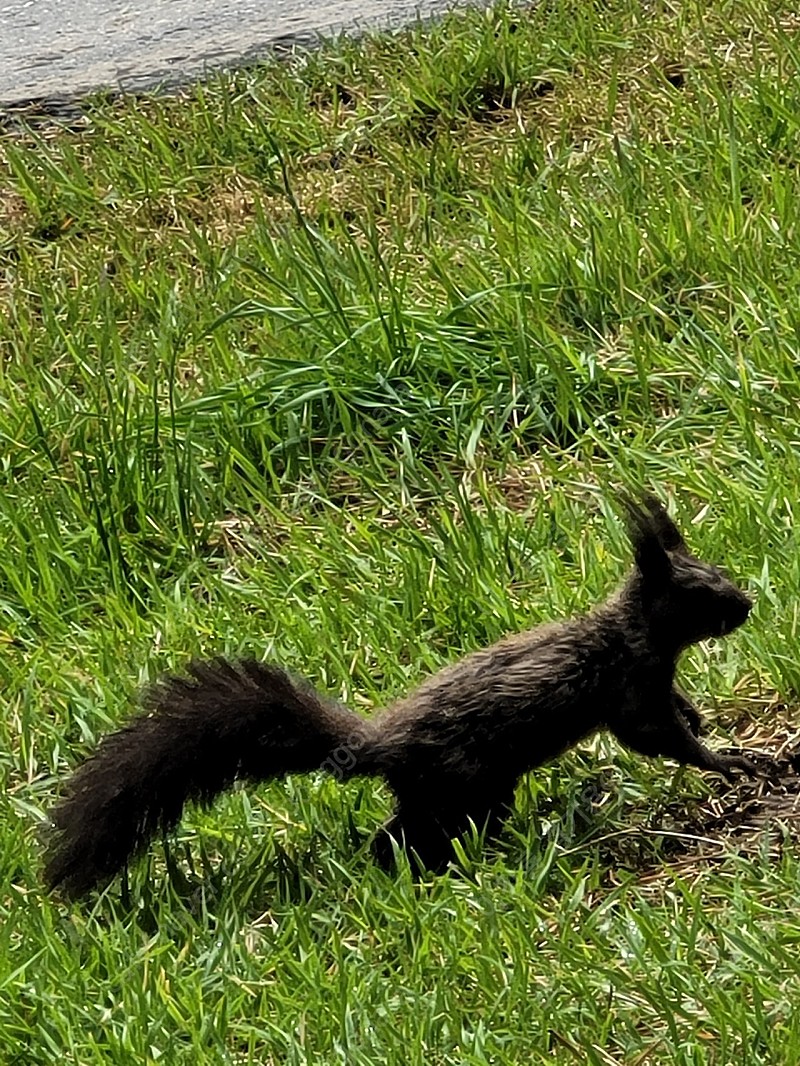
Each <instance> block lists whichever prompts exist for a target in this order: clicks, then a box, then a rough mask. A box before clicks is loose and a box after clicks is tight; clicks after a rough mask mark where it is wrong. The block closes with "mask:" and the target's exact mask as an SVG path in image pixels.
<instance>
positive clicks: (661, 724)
mask: <svg viewBox="0 0 800 1066" xmlns="http://www.w3.org/2000/svg"><path fill="white" fill-rule="evenodd" d="M648 713H649V717H647V718H644V717H643V718H642V720H641V721H637V722H631V721H630V720H622V721H619V722H613V723H611V724H610V728H611V731H612V733H613V734H614V735H615V736H616V737H617V738H618V739H619V740H621V741H622V743H623V744H626V745H627V746H628V747H629V748H632V749H633V750H634V751H637V752H639V754H640V755H649V756H658V755H661V756H664V757H665V758H668V759H675V760H676V761H677V762H679V763H682V764H684V765H688V766H698V767H700V769H701V770H715V771H716V772H717V773H720V774H723V775H724V776H725V777H726V778H727V779H728V780H729V781H732V780H733V779H734V776H735V775H734V773H733V771H734V770H743V771H744V772H745V773H746V774H750V775H753V774H755V773H757V769H756V766H755V764H754V763H753V762H752V761H751V760H750V759H748V758H747V756H746V755H740V754H736V755H724V754H722V753H718V752H713V751H711V750H710V749H709V748H707V747H706V746H705V744H703V743H702V741H700V740H699V739H698V738H697V736H695V733H694V731H693V728H692V726H693V724H696V725H697V726H699V724H700V715H699V714H698V713H697V711H696V710H695V708H694V707H693V705H692V704H691V703H690V701H689V700H688V699H687V698H686V697H685V696H684V695H683V694H682V693H681V692H679V691H678V690H677V689H673V690H672V692H671V694H670V702H669V704H668V705H666V706H665V707H664V710H663V712H662V713H660V714H659V713H658V711H656V713H655V714H654V713H653V709H652V708H649V709H648Z"/></svg>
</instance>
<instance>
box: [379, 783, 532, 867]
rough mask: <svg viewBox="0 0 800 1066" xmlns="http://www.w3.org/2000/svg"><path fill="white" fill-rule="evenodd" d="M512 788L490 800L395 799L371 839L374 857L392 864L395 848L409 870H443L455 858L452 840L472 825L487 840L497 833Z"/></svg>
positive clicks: (507, 811) (508, 806)
mask: <svg viewBox="0 0 800 1066" xmlns="http://www.w3.org/2000/svg"><path fill="white" fill-rule="evenodd" d="M513 801H514V796H513V792H512V793H510V794H509V795H507V796H503V797H502V799H497V800H496V801H495V802H493V803H480V804H476V803H475V802H474V797H473V802H472V803H468V802H466V801H465V803H464V804H457V803H454V802H453V799H452V797H451V798H450V800H449V802H448V804H447V805H446V806H441V805H439V806H437V805H436V803H433V802H426V801H425V800H422V799H417V800H416V801H415V802H414V803H412V804H410V803H399V804H398V806H397V809H396V811H395V813H394V815H393V816H392V817H391V818H390V819H389V821H388V822H387V823H386V824H385V825H384V826H383V827H382V828H381V829H380V830H379V832H378V833H377V835H376V836H375V839H374V840H373V843H372V852H373V855H374V857H375V860H376V861H377V862H378V864H379V865H380V866H382V867H383V868H384V869H385V870H392V869H394V868H395V856H396V849H399V850H400V851H404V852H405V853H406V855H407V856H408V860H409V862H410V864H411V867H412V870H413V871H414V872H415V874H417V875H419V874H421V873H423V872H425V871H428V872H430V873H443V872H444V871H445V870H446V869H447V867H448V865H449V864H450V863H451V862H452V861H453V860H454V859H455V857H456V854H455V851H454V848H453V840H454V839H458V838H460V837H462V836H464V835H465V834H467V833H469V832H470V830H471V829H472V828H473V827H474V829H476V830H477V831H478V833H480V834H482V835H483V836H484V837H485V838H486V839H487V840H488V839H492V838H494V837H497V836H498V835H499V833H500V831H501V830H502V828H503V825H504V824H505V821H506V819H507V818H508V817H509V815H510V813H511V807H512V805H513Z"/></svg>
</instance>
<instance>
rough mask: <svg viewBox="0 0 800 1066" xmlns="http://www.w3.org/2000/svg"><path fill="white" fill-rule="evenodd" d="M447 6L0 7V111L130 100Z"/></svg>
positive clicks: (71, 3) (88, 1)
mask: <svg viewBox="0 0 800 1066" xmlns="http://www.w3.org/2000/svg"><path fill="white" fill-rule="evenodd" d="M451 6H454V0H385V2H377V0H13V2H12V3H9V2H8V0H0V110H8V109H10V108H17V107H23V106H25V105H27V104H29V103H31V102H42V103H43V104H48V103H52V102H58V101H65V100H74V99H76V98H79V97H80V96H82V95H86V93H88V92H91V91H94V90H97V89H112V90H126V91H137V90H142V89H147V88H152V87H154V86H157V85H159V84H165V83H166V84H175V83H177V82H181V81H185V80H186V79H189V78H192V77H195V76H197V75H202V74H203V73H204V72H206V71H209V70H211V69H214V68H218V67H226V66H228V67H229V66H235V65H236V64H237V63H241V62H246V61H248V60H252V59H255V58H257V57H258V56H261V55H264V54H267V53H268V52H270V51H271V50H273V49H275V48H280V47H284V48H285V47H291V46H292V45H293V44H300V45H308V44H313V42H314V40H315V39H317V38H318V37H319V36H320V35H326V34H331V33H332V32H335V31H337V30H340V29H347V30H357V29H358V28H359V27H366V26H371V25H379V26H381V25H382V26H392V25H399V24H401V23H403V22H410V21H412V20H413V19H414V18H415V17H416V16H417V14H419V15H420V16H421V17H423V18H427V17H430V16H433V15H436V14H440V13H441V12H443V11H444V10H446V8H447V7H451Z"/></svg>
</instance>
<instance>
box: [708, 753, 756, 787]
mask: <svg viewBox="0 0 800 1066" xmlns="http://www.w3.org/2000/svg"><path fill="white" fill-rule="evenodd" d="M714 762H715V764H716V765H715V766H714V767H713V769H714V770H718V771H719V773H721V774H724V775H725V777H727V779H728V780H729V781H735V780H736V774H735V773H734V770H741V771H742V772H743V773H745V774H747V776H748V777H756V776H758V773H759V770H758V767H757V766H756V764H755V763H754V762H753V760H752V759H748V757H747V756H746V755H722V754H720V753H719V752H717V753H715V755H714Z"/></svg>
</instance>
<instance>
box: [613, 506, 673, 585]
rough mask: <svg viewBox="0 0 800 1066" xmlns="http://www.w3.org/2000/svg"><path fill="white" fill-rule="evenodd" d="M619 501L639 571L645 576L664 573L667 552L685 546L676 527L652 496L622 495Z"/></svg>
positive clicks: (667, 565)
mask: <svg viewBox="0 0 800 1066" xmlns="http://www.w3.org/2000/svg"><path fill="white" fill-rule="evenodd" d="M620 502H621V503H622V506H623V508H624V511H625V524H626V526H627V528H628V536H629V537H630V540H631V544H632V545H633V552H634V556H635V559H636V565H637V567H638V568H639V570H640V572H641V573H642V574H643V575H644V576H645V577H658V576H664V575H666V574H667V573H668V571H669V569H670V561H669V556H668V555H667V552H670V551H682V550H685V549H686V544H685V543H684V540H683V537H682V536H681V535H680V533H679V532H678V527H677V526H676V525H675V523H674V522H673V521H672V519H671V518H670V517H669V515H668V514H667V512H666V510H665V508H664V507H663V505H662V504H661V503H660V502H659V501H658V500H657V499H656V497H655V496H651V495H645V496H643V497H641V500H636V499H634V498H633V497H631V496H627V495H624V496H622V497H621V501H620Z"/></svg>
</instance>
